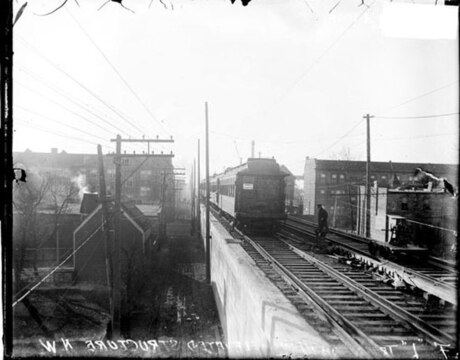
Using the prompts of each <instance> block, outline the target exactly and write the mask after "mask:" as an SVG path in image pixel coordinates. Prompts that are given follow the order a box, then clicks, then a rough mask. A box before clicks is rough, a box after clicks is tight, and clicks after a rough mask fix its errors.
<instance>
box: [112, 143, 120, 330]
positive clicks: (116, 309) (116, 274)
mask: <svg viewBox="0 0 460 360" xmlns="http://www.w3.org/2000/svg"><path fill="white" fill-rule="evenodd" d="M116 142H117V147H116V156H115V159H114V162H115V209H114V211H115V213H114V221H115V242H114V258H113V264H114V268H113V324H112V326H113V336H114V337H115V338H119V337H120V335H121V266H120V265H121V264H120V243H121V231H120V230H121V228H120V222H121V136H120V135H117V139H116Z"/></svg>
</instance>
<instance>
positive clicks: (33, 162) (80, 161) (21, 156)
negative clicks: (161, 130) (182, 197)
mask: <svg viewBox="0 0 460 360" xmlns="http://www.w3.org/2000/svg"><path fill="white" fill-rule="evenodd" d="M123 155H124V156H123V158H122V161H121V179H122V183H123V185H122V200H124V201H134V202H135V203H138V204H155V203H159V202H160V201H161V199H162V197H163V196H164V197H165V200H166V201H165V203H172V202H173V199H174V174H173V165H172V157H173V156H172V155H169V154H156V156H155V157H150V158H148V159H147V160H146V158H145V157H143V156H142V155H143V154H137V155H135V154H123ZM13 161H14V164H15V167H22V168H24V169H25V170H26V172H27V173H29V174H39V175H41V176H51V177H56V178H61V179H64V180H66V181H68V180H69V179H71V180H72V181H74V182H75V183H77V184H78V186H79V187H80V198H82V194H83V193H84V192H98V190H99V172H98V160H97V154H69V153H67V152H65V151H61V152H58V150H57V149H56V148H53V149H51V152H49V153H42V152H32V151H30V150H26V151H24V152H14V153H13ZM104 171H105V180H106V185H107V193H108V194H114V192H115V164H114V156H113V154H106V155H104ZM131 174H133V175H132V176H130V175H131ZM129 176H130V177H129ZM128 177H129V178H128ZM127 178H128V179H127ZM124 179H127V180H126V181H124ZM163 190H164V193H163Z"/></svg>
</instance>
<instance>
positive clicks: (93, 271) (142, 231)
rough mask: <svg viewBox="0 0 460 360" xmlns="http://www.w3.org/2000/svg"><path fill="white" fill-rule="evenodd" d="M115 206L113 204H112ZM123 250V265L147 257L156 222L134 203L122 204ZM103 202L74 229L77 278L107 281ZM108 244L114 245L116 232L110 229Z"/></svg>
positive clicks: (121, 257) (74, 261)
mask: <svg viewBox="0 0 460 360" xmlns="http://www.w3.org/2000/svg"><path fill="white" fill-rule="evenodd" d="M109 208H110V209H113V203H109ZM119 225H120V239H121V243H120V246H121V249H120V250H121V251H120V261H121V262H122V265H121V266H122V271H123V267H126V266H127V262H128V261H131V260H132V259H136V258H137V259H139V256H142V257H144V256H146V255H147V254H148V249H149V238H150V235H151V233H152V227H153V222H152V221H151V220H149V219H148V218H147V217H146V216H145V215H144V214H143V213H142V212H141V211H139V210H138V209H137V208H136V207H135V206H130V205H126V204H122V207H121V220H120V224H119ZM104 227H105V224H104V223H103V211H102V205H101V204H99V205H97V206H96V208H95V209H94V210H93V211H92V212H91V213H90V214H89V215H88V216H87V217H86V218H85V220H84V221H83V222H82V223H81V224H80V225H79V226H78V227H77V228H76V229H75V231H74V232H73V250H74V252H75V253H74V256H73V264H74V269H75V274H74V275H75V279H76V280H77V281H92V282H105V281H106V269H105V259H106V234H105V231H104ZM109 236H110V241H109V244H113V241H114V233H113V231H110V232H109Z"/></svg>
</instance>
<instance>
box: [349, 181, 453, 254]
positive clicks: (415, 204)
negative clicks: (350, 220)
mask: <svg viewBox="0 0 460 360" xmlns="http://www.w3.org/2000/svg"><path fill="white" fill-rule="evenodd" d="M357 212H358V216H357V218H356V229H357V233H358V234H359V235H362V236H364V234H365V232H366V226H365V223H366V197H365V186H360V187H359V189H358V211H357ZM398 219H404V221H405V223H406V228H405V229H404V230H405V231H404V234H398V236H399V235H402V236H403V237H404V239H403V242H407V243H408V244H411V245H414V246H417V247H421V248H426V249H429V251H430V254H431V255H434V256H438V257H443V258H446V259H450V260H453V259H455V254H456V244H457V231H458V230H457V229H458V226H457V219H458V201H457V198H455V197H452V196H450V195H449V194H446V193H444V192H441V191H428V190H427V189H425V190H424V191H423V190H392V189H387V188H380V187H379V188H377V187H372V188H371V202H370V235H371V238H372V239H374V240H377V241H379V242H389V241H390V240H391V238H392V236H396V233H395V234H393V233H392V231H391V230H392V228H393V227H394V226H395V225H396V222H397V221H398Z"/></svg>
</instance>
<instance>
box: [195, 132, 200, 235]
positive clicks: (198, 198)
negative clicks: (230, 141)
mask: <svg viewBox="0 0 460 360" xmlns="http://www.w3.org/2000/svg"><path fill="white" fill-rule="evenodd" d="M200 175H201V171H200V139H198V166H197V185H198V186H197V187H198V191H197V195H196V196H197V207H196V211H197V221H198V223H197V233H198V236H201V205H200V203H201V201H200V195H201V193H200V186H201V183H200Z"/></svg>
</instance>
